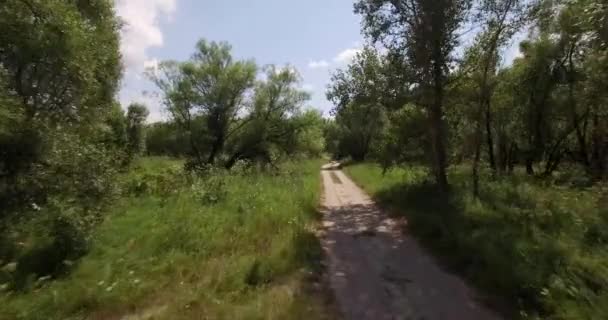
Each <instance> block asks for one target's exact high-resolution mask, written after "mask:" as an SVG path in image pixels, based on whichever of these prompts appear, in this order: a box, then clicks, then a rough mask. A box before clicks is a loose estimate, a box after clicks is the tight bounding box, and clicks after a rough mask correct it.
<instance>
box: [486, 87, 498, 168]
mask: <svg viewBox="0 0 608 320" xmlns="http://www.w3.org/2000/svg"><path fill="white" fill-rule="evenodd" d="M485 99H486V101H485V103H484V104H485V125H486V142H487V144H488V160H489V162H490V168H491V169H492V173H493V174H496V160H495V158H494V138H493V135H492V114H491V110H490V101H489V97H486V98H485Z"/></svg>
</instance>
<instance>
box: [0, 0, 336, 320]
mask: <svg viewBox="0 0 608 320" xmlns="http://www.w3.org/2000/svg"><path fill="white" fill-rule="evenodd" d="M121 25H122V22H120V21H119V20H118V19H117V17H116V16H115V9H114V1H111V0H96V1H72V0H51V1H48V0H44V1H43V0H27V1H23V0H8V1H4V2H3V3H2V5H1V6H0V30H2V31H1V32H0V318H1V319H82V318H91V317H93V318H108V317H109V318H113V317H123V316H125V317H130V316H132V317H134V318H139V317H144V318H149V317H157V316H159V317H163V318H168V319H179V318H192V317H195V316H196V317H201V316H204V317H210V318H228V319H232V318H252V319H287V318H304V319H310V318H313V319H314V318H321V317H324V316H326V315H325V314H324V313H325V311H324V310H323V306H324V304H323V301H319V300H318V298H313V297H312V295H311V294H310V293H311V291H310V290H312V289H311V288H312V286H311V283H312V281H315V280H316V279H315V277H316V276H318V271H319V255H320V248H319V245H318V242H317V240H316V237H315V236H314V234H313V233H312V232H313V230H314V226H315V218H316V214H315V212H316V211H315V206H316V204H317V202H318V192H319V190H318V186H319V181H318V179H319V175H318V168H319V166H320V163H319V162H318V161H316V160H307V159H311V158H318V157H319V156H320V154H321V152H322V151H323V148H324V143H323V129H322V126H323V124H324V123H325V120H323V119H322V117H321V115H320V113H319V112H317V111H314V110H306V109H305V108H304V107H305V103H306V102H307V101H308V99H309V97H308V94H307V93H305V92H304V91H302V90H300V89H299V76H298V73H297V71H296V70H295V69H293V68H292V67H289V66H287V67H285V68H279V67H274V66H267V67H265V68H262V69H261V70H260V69H259V68H258V66H257V65H256V64H255V63H254V62H253V61H236V60H235V59H234V58H233V57H232V56H231V52H230V46H229V45H228V44H226V43H214V42H211V43H210V42H206V41H204V40H202V41H200V42H199V43H198V45H197V49H196V52H195V54H194V55H193V56H192V59H191V60H189V61H186V62H165V63H163V64H162V66H161V68H160V69H158V70H151V71H150V77H151V78H152V79H153V80H154V81H155V82H156V84H158V86H159V88H160V89H161V91H162V93H163V94H164V102H165V107H166V108H167V110H168V111H169V113H170V115H171V117H170V119H168V120H167V121H165V122H161V123H155V124H147V123H146V121H147V117H148V114H149V112H148V109H147V107H146V106H144V105H141V104H131V105H129V106H121V105H120V104H119V103H118V102H117V101H116V96H117V88H118V87H119V81H120V79H121V76H122V67H121V55H120V52H119V30H120V28H121ZM148 155H156V156H161V157H152V158H151V157H146V156H148ZM168 156H170V157H172V158H168ZM296 189H297V190H298V192H297V193H293V192H291V191H292V190H296ZM315 296H316V297H323V295H322V294H315ZM58 297H60V298H58Z"/></svg>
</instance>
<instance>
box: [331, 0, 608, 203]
mask: <svg viewBox="0 0 608 320" xmlns="http://www.w3.org/2000/svg"><path fill="white" fill-rule="evenodd" d="M355 12H356V13H358V14H360V15H361V16H362V19H363V20H362V21H363V22H362V29H363V33H364V35H365V36H366V37H367V39H368V43H369V44H368V46H366V47H365V48H364V49H363V50H362V52H360V53H359V54H358V55H357V56H356V58H355V59H354V61H353V62H352V63H351V64H350V65H349V66H348V67H347V68H345V69H344V70H339V71H337V72H336V73H335V74H334V75H333V78H332V83H331V84H330V86H329V88H328V92H327V96H328V98H329V99H331V100H332V101H333V102H334V103H335V105H336V108H335V109H334V114H335V121H334V123H333V124H332V125H331V126H330V127H329V128H328V130H327V132H326V137H327V139H328V142H327V145H328V148H329V150H330V151H331V152H332V153H333V154H334V155H335V156H338V157H345V156H349V157H351V158H353V159H355V160H363V159H368V158H373V159H376V160H378V161H380V162H381V163H383V164H384V165H385V166H386V167H389V166H391V165H396V164H400V163H405V162H424V163H427V164H428V165H429V167H430V168H431V169H432V170H431V171H432V172H433V175H434V178H435V181H436V182H437V184H438V186H439V188H440V189H442V190H447V189H448V184H449V181H448V177H447V174H446V168H447V166H449V165H450V164H455V163H462V162H466V163H470V164H471V167H472V172H473V174H472V181H473V183H472V186H473V192H474V193H475V194H478V193H479V176H480V171H483V170H485V169H488V170H490V172H491V174H492V175H494V176H496V175H501V174H510V173H512V172H513V170H515V169H516V168H517V167H518V166H519V167H522V168H525V170H526V172H527V173H528V174H530V175H537V176H550V175H551V174H552V173H553V172H555V171H556V170H575V168H581V169H582V170H581V171H582V174H583V175H585V176H587V177H588V178H589V179H590V180H591V181H598V180H602V179H605V178H606V176H607V170H608V168H607V163H608V113H607V112H606V110H608V108H607V106H608V91H607V90H606V89H607V88H608V76H607V74H608V72H607V71H608V24H607V21H608V20H607V19H606V18H605V17H606V16H607V15H608V6H606V4H605V3H603V2H601V1H596V0H595V1H594V0H572V1H544V0H538V1H519V0H482V1H471V0H450V1H427V0H402V1H368V0H360V1H357V3H356V4H355ZM523 35H526V38H525V39H524V40H523V41H521V43H520V44H519V49H520V52H521V54H520V55H519V56H517V57H516V58H515V59H514V61H513V62H512V63H506V62H505V59H507V58H508V57H506V52H507V49H508V48H509V47H510V46H511V45H512V44H513V42H514V39H515V38H517V37H519V36H523Z"/></svg>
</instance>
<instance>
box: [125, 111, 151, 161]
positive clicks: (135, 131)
mask: <svg viewBox="0 0 608 320" xmlns="http://www.w3.org/2000/svg"><path fill="white" fill-rule="evenodd" d="M148 115H149V112H148V108H146V106H145V105H143V104H140V103H132V104H130V105H129V107H128V109H127V152H128V154H129V158H134V157H137V156H140V155H142V154H143V153H144V152H145V151H146V131H145V122H146V119H147V118H148Z"/></svg>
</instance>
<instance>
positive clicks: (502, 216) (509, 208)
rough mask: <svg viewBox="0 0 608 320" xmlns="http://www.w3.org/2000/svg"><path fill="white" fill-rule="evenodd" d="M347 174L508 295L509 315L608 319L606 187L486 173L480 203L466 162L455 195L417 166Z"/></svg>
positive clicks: (437, 248)
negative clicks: (473, 194) (444, 193)
mask: <svg viewBox="0 0 608 320" xmlns="http://www.w3.org/2000/svg"><path fill="white" fill-rule="evenodd" d="M345 171H346V172H347V173H348V174H349V175H350V176H351V177H352V178H353V179H354V180H355V181H356V182H357V183H358V184H359V185H361V186H362V187H363V188H364V189H366V190H367V191H368V192H370V193H371V194H373V196H374V197H375V198H376V199H377V200H378V201H379V202H380V203H381V204H382V205H384V206H386V207H388V208H390V209H392V210H391V212H392V213H393V214H395V215H405V216H406V217H407V218H408V224H409V227H410V230H411V232H412V233H413V234H414V235H416V236H417V237H418V238H419V239H421V240H422V242H423V243H424V244H425V245H426V246H428V247H429V248H430V249H431V250H433V251H434V252H435V253H437V255H438V256H439V257H441V258H442V260H443V261H444V263H446V266H447V267H448V268H451V269H453V270H454V271H456V272H458V273H460V274H463V275H465V276H466V277H467V278H469V279H470V280H471V281H472V282H473V283H474V284H476V285H477V286H479V287H481V288H483V289H485V291H486V292H488V293H493V294H496V295H497V296H498V297H499V300H504V301H505V302H506V307H505V309H506V310H508V311H510V312H508V313H509V315H508V318H517V317H519V318H524V319H608V305H607V304H606V301H608V203H607V202H606V201H607V199H606V188H605V187H604V188H603V189H602V187H601V186H594V187H584V186H581V184H580V183H578V182H576V181H574V180H573V179H566V177H561V178H560V177H558V178H557V179H554V180H552V181H546V180H545V181H541V180H535V179H533V178H529V177H526V176H523V175H516V176H513V177H508V178H507V177H504V178H498V179H497V180H495V181H493V182H488V181H491V179H490V178H489V177H484V181H485V182H484V183H483V184H482V194H481V196H480V199H479V200H478V199H474V198H472V197H471V187H470V184H469V182H470V173H469V170H468V169H467V168H464V167H457V168H452V169H451V170H450V182H451V184H452V193H451V195H450V196H442V195H441V194H438V193H436V192H435V191H434V187H433V186H432V184H430V183H428V181H427V179H428V178H427V177H428V175H427V173H426V172H425V171H424V170H423V169H421V168H418V167H409V168H400V169H393V170H390V171H388V172H386V174H383V172H382V169H381V168H380V167H378V166H376V165H373V164H356V165H352V166H348V167H346V168H345ZM572 181H574V182H572Z"/></svg>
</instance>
